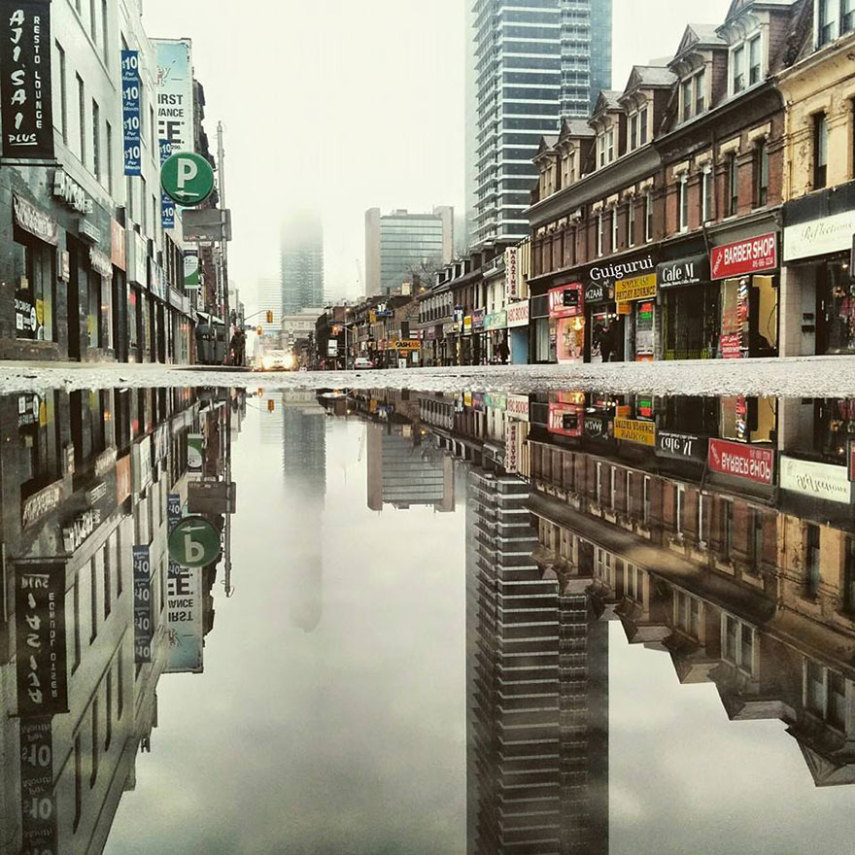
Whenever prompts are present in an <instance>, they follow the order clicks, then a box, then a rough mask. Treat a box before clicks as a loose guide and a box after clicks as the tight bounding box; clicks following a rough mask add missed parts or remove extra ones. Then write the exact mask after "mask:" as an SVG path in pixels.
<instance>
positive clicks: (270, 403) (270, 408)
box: [267, 398, 276, 413]
mask: <svg viewBox="0 0 855 855" xmlns="http://www.w3.org/2000/svg"><path fill="white" fill-rule="evenodd" d="M275 409H276V401H274V400H273V398H268V399H267V412H268V413H272V412H273V411H274V410H275Z"/></svg>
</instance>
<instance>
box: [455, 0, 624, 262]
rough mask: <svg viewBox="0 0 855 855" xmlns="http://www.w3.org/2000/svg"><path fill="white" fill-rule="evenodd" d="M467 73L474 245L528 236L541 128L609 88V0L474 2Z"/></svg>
mask: <svg viewBox="0 0 855 855" xmlns="http://www.w3.org/2000/svg"><path fill="white" fill-rule="evenodd" d="M469 23H470V30H469V33H470V36H471V38H467V48H468V49H467V70H466V71H467V73H466V87H467V95H466V194H467V199H466V208H467V211H466V214H467V216H466V227H467V237H468V244H469V246H470V247H471V248H478V247H483V246H489V245H491V244H496V243H504V242H514V241H517V240H520V239H522V238H524V237H525V236H526V232H527V226H528V223H527V220H526V218H525V217H524V216H523V211H524V210H525V209H526V208H527V207H528V206H529V204H530V191H531V189H532V187H533V186H534V179H535V177H536V174H537V173H536V171H535V169H534V168H533V165H532V158H533V157H534V155H535V153H536V151H537V147H538V144H539V142H540V138H541V136H542V135H543V134H548V133H557V132H558V128H559V122H560V119H561V118H563V117H565V116H571V117H582V118H585V117H587V116H588V114H589V112H590V110H591V107H592V106H593V104H594V103H595V102H596V99H597V94H598V93H599V91H600V90H601V89H610V88H611V78H612V0H526V2H525V3H520V2H518V0H475V2H474V3H473V4H472V10H471V12H470V17H469Z"/></svg>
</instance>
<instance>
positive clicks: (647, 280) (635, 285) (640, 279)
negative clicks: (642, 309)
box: [615, 273, 656, 303]
mask: <svg viewBox="0 0 855 855" xmlns="http://www.w3.org/2000/svg"><path fill="white" fill-rule="evenodd" d="M655 296H656V274H655V273H648V274H646V275H645V276H637V277H635V278H634V279H621V280H618V281H617V282H615V300H616V301H617V302H619V303H629V302H631V301H633V300H647V299H649V298H650V297H655Z"/></svg>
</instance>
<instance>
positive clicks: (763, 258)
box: [710, 232, 778, 279]
mask: <svg viewBox="0 0 855 855" xmlns="http://www.w3.org/2000/svg"><path fill="white" fill-rule="evenodd" d="M777 266H778V236H777V235H776V234H775V232H770V233H769V234H767V235H760V236H759V237H754V238H749V239H748V240H740V241H737V242H736V243H728V244H725V245H724V246H716V247H714V248H713V249H712V251H711V252H710V271H711V276H712V278H713V279H729V278H730V277H732V276H746V275H748V274H751V273H762V272H763V271H765V270H774V269H775V268H776V267H777Z"/></svg>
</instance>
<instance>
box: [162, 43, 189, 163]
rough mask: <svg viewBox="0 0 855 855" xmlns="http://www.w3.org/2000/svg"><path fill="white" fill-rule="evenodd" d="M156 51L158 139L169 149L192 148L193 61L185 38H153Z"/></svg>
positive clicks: (183, 149) (171, 150)
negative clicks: (165, 143) (166, 144)
mask: <svg viewBox="0 0 855 855" xmlns="http://www.w3.org/2000/svg"><path fill="white" fill-rule="evenodd" d="M153 41H154V47H155V50H156V51H157V138H158V139H159V140H163V141H165V142H167V143H168V144H169V146H170V152H171V153H173V154H174V153H175V152H179V151H195V145H194V138H193V61H192V59H191V56H190V42H189V41H188V40H186V39H178V40H170V39H154V40H153Z"/></svg>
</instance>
